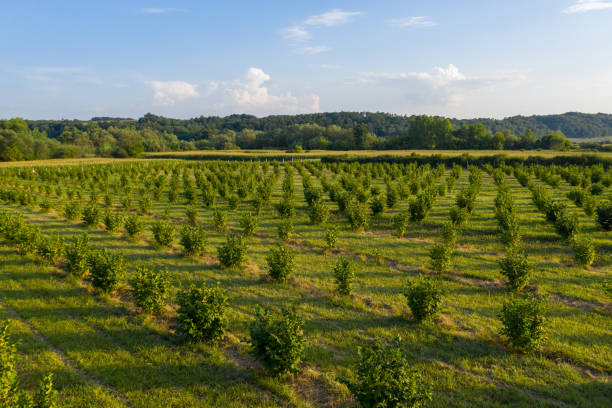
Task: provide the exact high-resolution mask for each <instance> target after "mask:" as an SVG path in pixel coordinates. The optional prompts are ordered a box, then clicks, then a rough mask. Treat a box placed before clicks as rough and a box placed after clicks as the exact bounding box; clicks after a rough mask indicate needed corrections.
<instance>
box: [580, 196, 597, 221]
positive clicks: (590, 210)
mask: <svg viewBox="0 0 612 408" xmlns="http://www.w3.org/2000/svg"><path fill="white" fill-rule="evenodd" d="M596 206H597V200H596V199H595V197H593V196H592V195H587V196H586V197H585V198H584V202H583V203H582V209H583V210H584V213H585V214H586V215H588V216H589V217H592V216H593V214H595V207H596Z"/></svg>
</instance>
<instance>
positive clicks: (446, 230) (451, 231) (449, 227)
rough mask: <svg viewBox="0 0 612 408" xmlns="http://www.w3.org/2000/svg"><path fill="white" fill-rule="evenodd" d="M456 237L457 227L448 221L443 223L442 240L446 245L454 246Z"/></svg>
mask: <svg viewBox="0 0 612 408" xmlns="http://www.w3.org/2000/svg"><path fill="white" fill-rule="evenodd" d="M457 235H458V231H457V226H456V225H455V224H454V223H453V222H451V221H449V222H446V223H444V225H443V226H442V239H444V242H446V245H450V246H455V243H457Z"/></svg>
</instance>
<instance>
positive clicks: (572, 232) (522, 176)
mask: <svg viewBox="0 0 612 408" xmlns="http://www.w3.org/2000/svg"><path fill="white" fill-rule="evenodd" d="M515 176H516V178H517V179H518V180H519V182H520V183H521V185H523V186H525V187H527V188H528V189H529V190H530V191H531V194H532V198H533V202H534V204H535V205H536V207H537V208H538V209H539V210H540V211H541V212H542V213H544V215H545V216H546V219H547V221H549V222H551V223H552V224H553V225H554V226H555V229H556V231H557V233H558V234H559V235H560V236H561V237H562V238H563V239H565V240H566V241H567V242H568V244H569V245H570V247H571V248H572V250H573V252H574V259H575V260H576V262H578V263H579V264H581V265H583V266H585V267H588V266H590V265H591V264H592V263H593V261H594V260H595V255H596V253H595V244H594V243H593V241H592V240H591V239H590V238H589V237H588V236H585V235H580V234H579V231H580V223H579V218H578V215H577V214H575V213H573V212H571V211H570V210H569V208H568V205H567V203H565V202H563V201H555V200H553V198H552V195H551V194H550V193H549V192H548V190H546V189H545V188H544V187H543V186H541V185H538V184H537V183H535V182H534V181H533V180H531V179H530V177H529V174H528V173H527V172H525V171H523V170H521V169H517V170H516V171H515ZM611 212H612V211H611Z"/></svg>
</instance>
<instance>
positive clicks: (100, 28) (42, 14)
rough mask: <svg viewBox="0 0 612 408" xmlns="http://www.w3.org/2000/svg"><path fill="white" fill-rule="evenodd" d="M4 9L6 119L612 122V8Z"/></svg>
mask: <svg viewBox="0 0 612 408" xmlns="http://www.w3.org/2000/svg"><path fill="white" fill-rule="evenodd" d="M1 4H2V17H3V18H2V21H3V23H2V25H0V49H2V58H1V59H0V71H1V75H0V92H1V97H0V117H14V116H20V117H25V118H30V119H43V118H44V119H58V118H68V119H72V118H78V119H88V118H90V117H92V116H121V117H139V116H141V115H143V114H144V113H146V112H152V113H156V114H161V115H166V116H171V117H177V118H188V117H195V116H200V115H227V114H231V113H251V114H256V115H258V116H262V115H268V114H287V113H308V112H325V111H340V110H350V111H384V112H393V113H400V114H421V113H425V114H437V115H445V116H451V117H460V118H470V117H496V118H501V117H506V116H511V115H516V114H526V115H529V114H546V113H561V112H566V111H582V112H608V113H609V112H612V45H610V44H612V24H611V23H612V0H610V1H591V0H582V1H577V0H531V1H523V0H515V1H512V2H507V1H490V0H489V1H484V0H482V1H461V2H459V1H450V0H445V1H443V0H430V1H406V0H403V1H394V0H377V1H316V0H314V1H313V0H311V1H307V2H306V1H304V2H287V1H259V2H254V1H237V0H226V1H223V2H216V1H215V2H213V1H207V2H204V1H169V0H167V1H159V0H150V1H140V0H129V1H126V0H124V1H108V0H107V1H68V0H65V1H59V0H57V1H54V0H48V1H42V0H40V1H28V0H20V1H9V0H5V1H3V2H2V3H1Z"/></svg>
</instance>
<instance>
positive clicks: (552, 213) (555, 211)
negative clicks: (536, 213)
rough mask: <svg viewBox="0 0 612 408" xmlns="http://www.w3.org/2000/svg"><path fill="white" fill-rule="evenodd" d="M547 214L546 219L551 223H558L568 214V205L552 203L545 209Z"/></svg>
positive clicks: (557, 202)
mask: <svg viewBox="0 0 612 408" xmlns="http://www.w3.org/2000/svg"><path fill="white" fill-rule="evenodd" d="M544 211H545V212H546V219H547V220H548V221H550V222H557V220H558V219H559V218H560V217H561V216H562V215H563V214H565V213H566V212H567V203H565V202H562V201H550V202H548V205H546V207H545V208H544Z"/></svg>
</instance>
